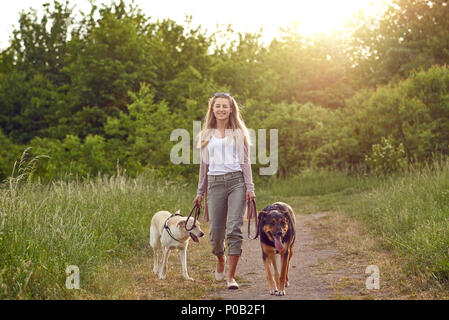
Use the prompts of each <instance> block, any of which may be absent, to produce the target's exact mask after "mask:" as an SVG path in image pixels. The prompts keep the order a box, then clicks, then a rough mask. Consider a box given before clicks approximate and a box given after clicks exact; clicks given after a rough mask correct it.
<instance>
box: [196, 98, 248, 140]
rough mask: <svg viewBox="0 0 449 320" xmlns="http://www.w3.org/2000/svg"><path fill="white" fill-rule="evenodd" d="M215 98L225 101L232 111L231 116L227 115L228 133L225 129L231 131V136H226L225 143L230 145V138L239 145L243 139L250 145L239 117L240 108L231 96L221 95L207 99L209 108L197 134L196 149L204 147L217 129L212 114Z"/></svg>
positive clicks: (246, 132)
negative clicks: (201, 127)
mask: <svg viewBox="0 0 449 320" xmlns="http://www.w3.org/2000/svg"><path fill="white" fill-rule="evenodd" d="M217 98H225V99H227V100H228V101H229V105H230V107H231V110H232V112H231V114H230V115H229V121H228V127H227V128H226V129H225V130H226V132H229V131H228V130H227V129H230V131H231V135H227V139H226V143H227V144H228V143H230V142H231V139H232V138H234V139H235V138H237V139H236V142H237V143H239V142H240V141H242V138H243V141H244V143H245V144H247V145H248V146H250V145H252V144H251V139H250V136H249V132H248V129H247V128H246V125H245V122H244V121H243V119H242V117H241V114H240V108H239V106H238V104H237V101H235V99H234V98H233V97H232V96H227V95H221V96H214V97H212V98H210V99H209V107H208V109H207V113H206V116H205V118H204V124H203V129H202V130H201V132H200V133H199V138H200V139H198V143H197V147H198V148H200V149H201V148H203V147H205V146H206V145H207V144H208V143H209V141H210V139H211V138H212V135H213V134H214V130H215V129H216V128H217V119H216V118H215V115H214V112H213V108H214V104H215V100H216V99H217Z"/></svg>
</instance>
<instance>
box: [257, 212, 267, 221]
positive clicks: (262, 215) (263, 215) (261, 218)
mask: <svg viewBox="0 0 449 320" xmlns="http://www.w3.org/2000/svg"><path fill="white" fill-rule="evenodd" d="M267 213H268V212H266V211H260V212H259V222H260V221H263V219H264V218H265V216H266V215H267Z"/></svg>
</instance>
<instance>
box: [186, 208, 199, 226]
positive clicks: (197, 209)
mask: <svg viewBox="0 0 449 320" xmlns="http://www.w3.org/2000/svg"><path fill="white" fill-rule="evenodd" d="M195 209H196V210H195ZM194 210H195V215H194V216H193V225H192V228H190V229H187V223H188V222H189V219H190V217H191V216H192V213H193V211H194ZM200 214H201V208H200V207H198V206H197V205H196V204H195V205H194V206H193V208H192V210H190V213H189V215H188V216H187V220H186V226H185V228H186V230H187V231H192V229H193V228H195V224H196V221H197V220H198V218H199V216H200Z"/></svg>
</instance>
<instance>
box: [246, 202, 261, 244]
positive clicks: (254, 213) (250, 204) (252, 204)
mask: <svg viewBox="0 0 449 320" xmlns="http://www.w3.org/2000/svg"><path fill="white" fill-rule="evenodd" d="M246 205H247V215H248V238H249V239H250V240H254V239H257V237H258V236H259V221H258V217H257V208H256V201H255V200H254V199H252V200H246ZM251 209H252V210H253V211H252V212H251ZM251 216H254V223H255V227H256V235H255V236H254V238H251Z"/></svg>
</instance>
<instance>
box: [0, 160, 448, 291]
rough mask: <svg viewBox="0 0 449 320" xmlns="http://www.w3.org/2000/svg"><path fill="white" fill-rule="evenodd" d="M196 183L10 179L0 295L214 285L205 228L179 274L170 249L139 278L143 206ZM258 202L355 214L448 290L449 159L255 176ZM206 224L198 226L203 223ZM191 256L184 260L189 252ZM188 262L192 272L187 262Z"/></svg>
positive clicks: (415, 272) (0, 193)
mask: <svg viewBox="0 0 449 320" xmlns="http://www.w3.org/2000/svg"><path fill="white" fill-rule="evenodd" d="M195 191H196V182H194V183H190V184H187V183H185V184H182V183H173V182H169V181H164V180H162V179H160V178H157V177H156V175H152V174H145V175H141V176H139V177H137V178H129V177H126V176H124V175H121V174H118V175H116V176H112V177H106V176H98V177H94V178H90V179H88V180H84V181H83V180H72V181H70V182H64V181H55V182H52V183H50V184H45V185H42V184H39V183H35V182H33V183H31V182H26V179H23V180H22V181H21V182H20V183H18V181H14V179H12V180H10V181H9V182H6V183H4V184H3V185H2V187H1V188H0V256H1V259H0V298H2V299H17V298H19V299H83V298H88V299H122V298H127V299H139V298H147V299H187V298H189V299H197V298H200V297H202V296H204V295H206V294H207V293H208V292H209V291H210V290H211V289H214V288H216V286H217V285H216V284H215V283H214V282H213V281H212V277H211V276H209V273H210V272H211V270H213V268H214V259H213V257H212V255H211V254H210V253H209V252H210V248H209V243H208V239H207V236H206V237H205V238H204V239H203V241H202V243H201V244H200V245H194V244H193V243H192V244H191V245H190V247H191V249H190V250H189V258H188V259H189V273H190V274H191V276H192V277H194V278H195V279H197V281H196V282H195V284H192V283H188V282H185V281H176V280H178V279H179V280H181V279H182V278H181V273H180V272H179V271H178V270H177V271H176V272H175V271H174V270H175V269H180V264H179V262H178V260H179V259H178V258H177V257H176V258H175V257H174V254H172V256H171V258H170V260H169V263H170V268H169V270H168V274H167V277H168V279H172V280H174V281H171V282H170V283H175V285H174V286H170V288H167V286H160V285H158V283H159V280H158V279H157V277H155V276H154V277H150V278H149V277H148V270H151V269H152V252H151V249H150V248H149V245H148V239H149V225H150V219H151V216H152V214H154V213H155V212H157V211H158V210H161V209H165V210H170V211H175V210H177V209H181V212H182V213H183V214H184V215H187V214H188V212H189V211H190V209H191V207H192V201H193V197H194V195H195V193H196V192H195ZM256 195H257V198H256V200H257V204H258V209H262V208H263V206H265V205H267V204H269V203H271V202H273V201H276V200H281V201H285V202H288V203H290V204H291V205H292V206H293V208H294V209H295V210H296V211H297V212H298V213H311V212H316V211H324V210H339V211H342V212H345V213H346V214H348V215H349V216H350V217H352V218H355V219H358V220H360V221H363V223H364V224H365V225H367V226H368V227H369V230H371V233H372V234H373V235H374V236H376V238H377V239H379V245H380V246H383V247H385V248H387V249H388V250H391V251H392V252H393V253H394V254H397V255H401V256H402V257H403V258H404V259H405V261H406V262H407V265H406V267H405V268H404V272H406V273H408V274H410V276H412V277H420V278H422V279H426V282H425V284H424V285H428V286H438V287H441V288H442V289H444V288H447V280H448V276H449V253H448V248H449V163H448V162H441V163H437V164H436V165H435V167H434V168H433V169H430V168H424V169H415V170H412V171H411V172H408V173H404V174H402V175H398V176H396V177H395V178H389V179H378V178H376V177H371V176H370V177H358V176H348V175H346V174H344V173H339V172H327V171H321V172H318V171H311V170H310V171H305V172H303V174H302V175H300V176H297V177H293V178H290V179H288V180H279V179H274V178H272V179H270V180H269V181H265V182H264V183H261V182H259V183H258V182H257V181H256ZM203 229H205V230H206V231H207V226H206V225H204V224H203ZM192 257H193V258H192ZM69 265H76V266H78V267H79V269H80V275H81V289H80V290H68V289H66V287H65V282H66V278H67V275H66V273H65V270H66V267H67V266H69ZM190 269H191V270H190Z"/></svg>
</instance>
